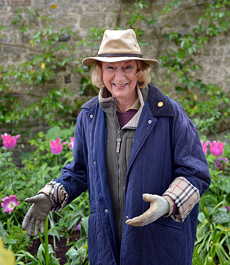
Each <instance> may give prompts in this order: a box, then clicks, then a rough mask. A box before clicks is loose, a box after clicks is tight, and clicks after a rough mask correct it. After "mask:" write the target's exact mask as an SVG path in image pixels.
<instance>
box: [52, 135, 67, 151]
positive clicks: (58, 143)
mask: <svg viewBox="0 0 230 265" xmlns="http://www.w3.org/2000/svg"><path fill="white" fill-rule="evenodd" d="M65 144H67V143H66V142H63V143H61V138H58V139H57V140H55V141H54V140H51V141H50V151H51V152H52V153H53V154H55V155H57V154H60V153H61V151H62V149H63V146H64V145H65Z"/></svg>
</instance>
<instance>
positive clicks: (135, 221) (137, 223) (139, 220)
mask: <svg viewBox="0 0 230 265" xmlns="http://www.w3.org/2000/svg"><path fill="white" fill-rule="evenodd" d="M146 218H147V216H146V212H145V213H144V214H142V215H139V216H136V217H134V218H132V219H128V220H126V224H128V225H132V226H141V224H142V223H143V222H144V221H145V219H146Z"/></svg>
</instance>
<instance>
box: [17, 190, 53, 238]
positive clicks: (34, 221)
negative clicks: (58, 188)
mask: <svg viewBox="0 0 230 265" xmlns="http://www.w3.org/2000/svg"><path fill="white" fill-rule="evenodd" d="M25 202H27V203H33V204H32V206H31V207H30V208H29V211H28V212H27V214H26V216H25V217H24V219H23V223H22V229H27V234H28V235H29V236H31V235H32V233H33V229H34V236H37V235H38V230H39V226H40V230H41V233H44V232H45V221H46V217H47V215H48V214H49V212H50V210H51V208H52V202H51V199H50V198H49V197H48V196H47V195H46V194H44V193H40V194H38V195H35V196H33V197H30V198H26V199H25Z"/></svg>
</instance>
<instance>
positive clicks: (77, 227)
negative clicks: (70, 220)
mask: <svg viewBox="0 0 230 265" xmlns="http://www.w3.org/2000/svg"><path fill="white" fill-rule="evenodd" d="M81 222H82V220H80V222H79V224H78V225H77V226H76V227H75V229H74V232H76V231H80V230H81Z"/></svg>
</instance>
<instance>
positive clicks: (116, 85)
mask: <svg viewBox="0 0 230 265" xmlns="http://www.w3.org/2000/svg"><path fill="white" fill-rule="evenodd" d="M113 85H114V86H115V87H125V86H127V85H128V83H126V84H122V85H118V84H114V83H113Z"/></svg>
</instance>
